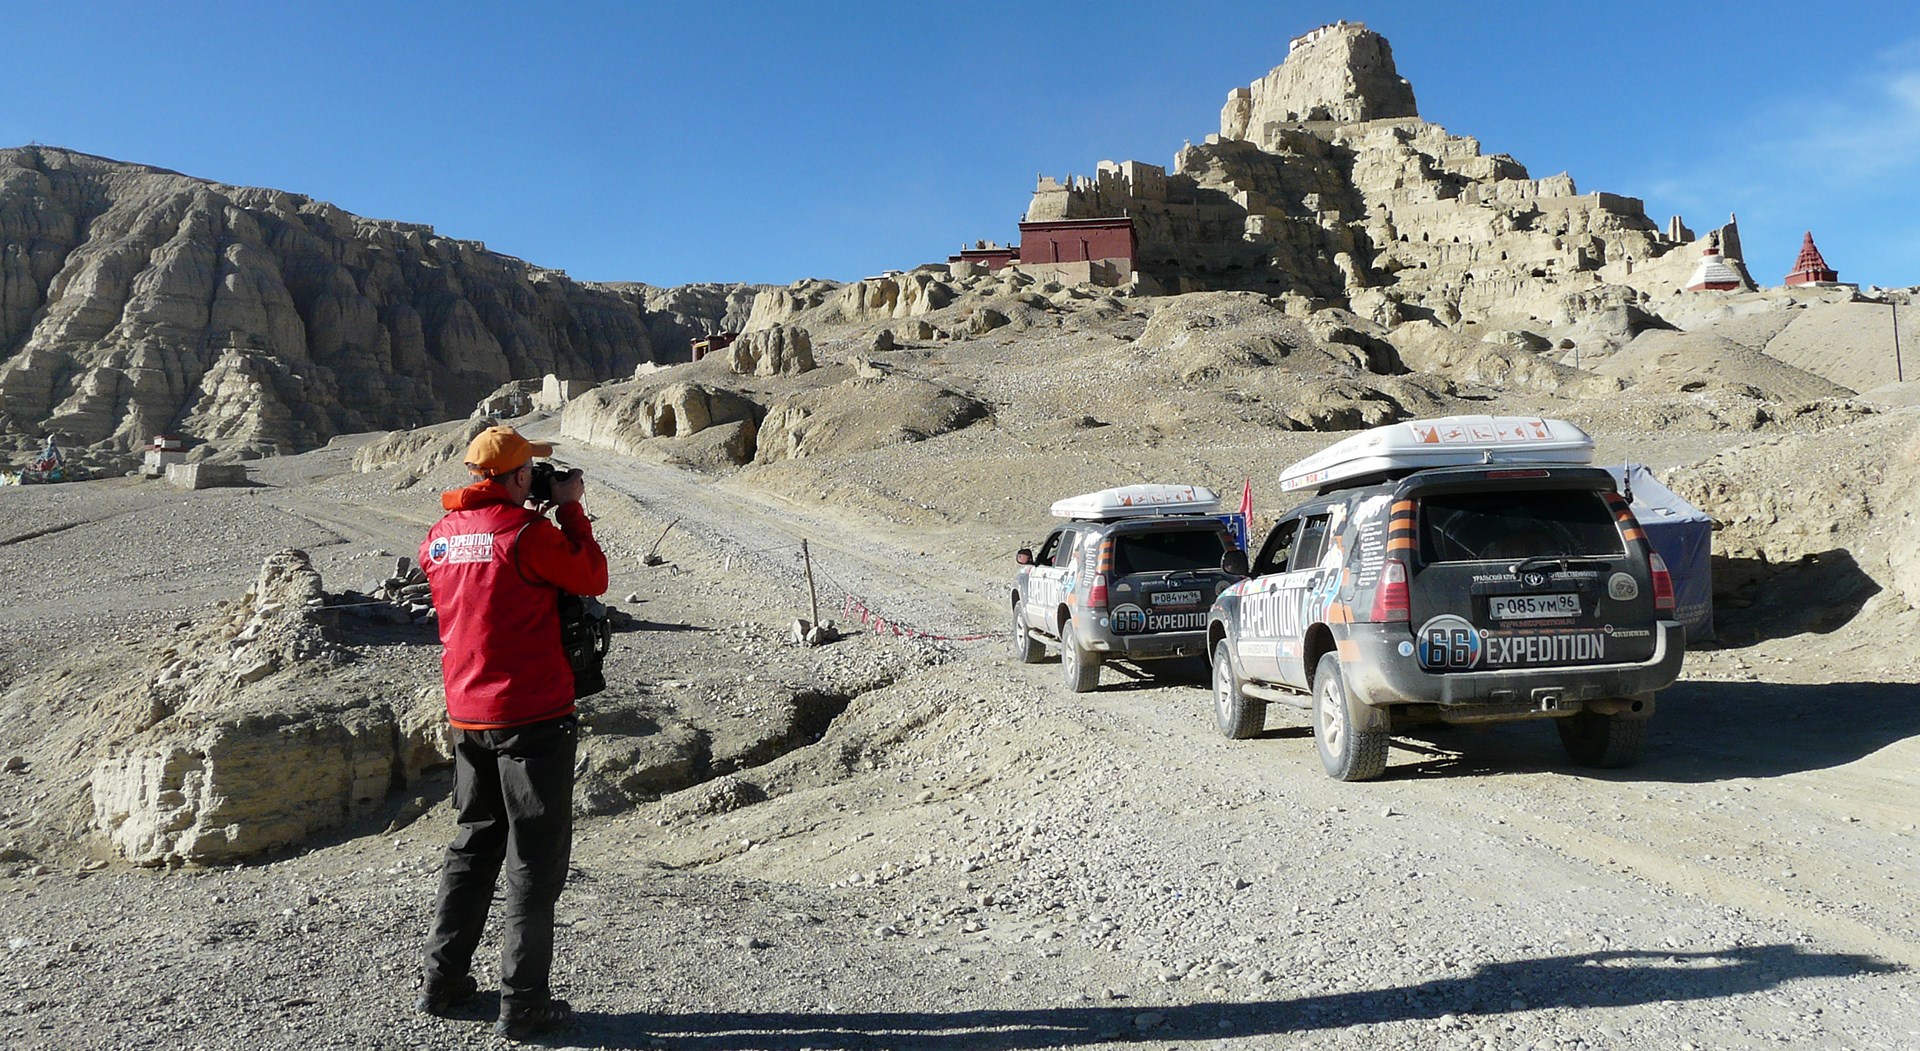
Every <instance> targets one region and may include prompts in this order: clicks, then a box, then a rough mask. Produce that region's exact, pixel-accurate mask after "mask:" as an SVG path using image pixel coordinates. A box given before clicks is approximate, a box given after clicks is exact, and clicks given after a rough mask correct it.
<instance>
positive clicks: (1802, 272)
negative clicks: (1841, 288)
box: [1787, 230, 1840, 287]
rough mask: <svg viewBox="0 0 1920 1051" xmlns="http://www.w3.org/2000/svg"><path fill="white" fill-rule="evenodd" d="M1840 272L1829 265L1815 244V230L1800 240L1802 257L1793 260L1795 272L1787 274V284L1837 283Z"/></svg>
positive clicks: (1789, 285) (1808, 232) (1809, 231)
mask: <svg viewBox="0 0 1920 1051" xmlns="http://www.w3.org/2000/svg"><path fill="white" fill-rule="evenodd" d="M1839 283H1840V273H1839V271H1836V270H1835V269H1833V268H1832V267H1830V266H1828V265H1827V261H1826V260H1825V259H1823V258H1821V256H1820V249H1818V248H1815V247H1814V246H1813V231H1812V230H1808V231H1807V236H1806V238H1805V239H1803V240H1802V241H1801V242H1800V258H1798V259H1796V260H1794V261H1793V272H1792V273H1790V274H1788V275H1787V286H1788V287H1793V286H1796V285H1814V286H1820V285H1837V284H1839Z"/></svg>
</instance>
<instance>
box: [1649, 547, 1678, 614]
mask: <svg viewBox="0 0 1920 1051" xmlns="http://www.w3.org/2000/svg"><path fill="white" fill-rule="evenodd" d="M1647 562H1648V565H1649V566H1650V567H1651V568H1652V569H1653V609H1654V612H1656V613H1672V612H1673V574H1671V573H1669V572H1667V560H1666V559H1664V558H1661V557H1660V555H1659V554H1658V553H1657V552H1656V553H1652V554H1649V555H1648V556H1647Z"/></svg>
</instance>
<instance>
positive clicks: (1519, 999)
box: [550, 945, 1904, 1051]
mask: <svg viewBox="0 0 1920 1051" xmlns="http://www.w3.org/2000/svg"><path fill="white" fill-rule="evenodd" d="M1901 970H1904V968H1903V967H1901V966H1899V965H1897V964H1891V963H1887V962H1885V961H1882V960H1878V959H1875V958H1872V957H1867V956H1856V955H1850V954H1843V953H1818V952H1808V951H1805V950H1802V949H1799V948H1796V947H1795V946H1792V945H1759V946H1742V947H1738V948H1732V949H1727V950H1725V951H1721V952H1638V951H1618V952H1595V953H1580V954H1574V955H1567V956H1549V957H1545V958H1542V959H1530V960H1514V961H1511V962H1505V963H1495V964H1488V965H1485V966H1482V967H1480V968H1479V969H1477V970H1475V971H1474V972H1473V973H1472V974H1469V975H1465V976H1463V977H1458V978H1435V979H1432V980H1429V981H1425V982H1421V983H1419V984H1417V985H1411V986H1403V987H1400V988H1395V989H1377V990H1367V991H1362V992H1351V993H1324V994H1320V995H1314V996H1302V997H1297V998H1293V999H1279V1000H1267V1001H1253V1002H1223V1003H1204V1004H1179V1005H1172V1006H1164V1007H1158V1006H1150V1005H1141V1004H1133V1005H1128V1006H1111V1005H1109V1006H1098V1007H1091V1006H1076V1007H1055V1008H1038V1009H1030V1010H1009V1011H992V1010H956V1011H866V1012H862V1011H845V1012H831V1013H818V1014H813V1013H805V1012H750V1011H739V1012H727V1011H695V1012H686V1013H670V1014H611V1013H599V1012H592V1011H588V1012H583V1013H581V1014H580V1015H579V1018H578V1023H577V1024H576V1025H575V1026H574V1027H572V1028H570V1029H568V1030H565V1031H563V1032H560V1033H555V1034H554V1035H553V1037H552V1038H551V1041H550V1042H552V1043H557V1044H568V1045H584V1046H600V1047H613V1048H644V1047H657V1046H662V1045H663V1044H664V1046H668V1047H673V1048H696V1049H704V1051H721V1049H741V1051H797V1049H799V1048H902V1049H905V1048H923V1049H928V1051H1019V1049H1027V1048H1044V1047H1073V1046H1077V1045H1086V1044H1096V1043H1128V1042H1134V1041H1140V1042H1152V1043H1154V1044H1157V1045H1164V1044H1166V1043H1167V1042H1168V1041H1181V1040H1220V1039H1232V1038H1235V1037H1240V1038H1245V1037H1255V1036H1272V1035H1279V1034H1286V1033H1308V1032H1314V1031H1319V1030H1335V1029H1343V1028H1345V1027H1347V1026H1354V1025H1373V1024H1378V1023H1383V1022H1401V1021H1410V1020H1419V1019H1437V1018H1439V1017H1441V1016H1442V1015H1453V1016H1455V1017H1456V1018H1459V1019H1462V1020H1464V1021H1467V1022H1468V1023H1469V1024H1471V1022H1472V1021H1473V1020H1474V1019H1476V1018H1479V1019H1486V1018H1492V1017H1497V1016H1499V1015H1502V1014H1507V1013H1510V1012H1518V1011H1524V1010H1535V1009H1540V1008H1576V1009H1581V1008H1596V1007H1625V1006H1632V1005H1635V1004H1646V1003H1654V1002H1658V1001H1663V1000H1711V999H1716V998H1720V997H1727V996H1737V995H1741V994H1745V993H1753V992H1759V991H1761V990H1765V989H1771V988H1773V987H1775V986H1778V985H1781V984H1782V983H1785V982H1788V981H1794V980H1798V979H1803V978H1851V977H1857V976H1861V975H1869V974H1887V973H1893V972H1897V971H1901Z"/></svg>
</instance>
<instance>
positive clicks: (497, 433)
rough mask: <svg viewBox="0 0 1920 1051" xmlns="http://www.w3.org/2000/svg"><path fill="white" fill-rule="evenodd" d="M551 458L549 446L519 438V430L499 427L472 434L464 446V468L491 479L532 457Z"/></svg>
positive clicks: (546, 443)
mask: <svg viewBox="0 0 1920 1051" xmlns="http://www.w3.org/2000/svg"><path fill="white" fill-rule="evenodd" d="M552 455H553V446H552V445H551V444H550V443H548V442H530V441H528V440H526V439H525V438H522V437H521V436H520V432H519V431H516V430H514V429H513V428H512V427H509V426H507V425H506V424H500V425H499V426H496V427H488V428H487V429H486V430H484V431H481V432H480V433H479V434H476V435H474V437H473V441H472V442H470V443H468V445H467V459H466V465H467V467H469V468H470V469H472V470H475V471H479V472H481V473H483V474H485V475H487V476H488V477H489V478H491V477H493V476H494V475H498V474H506V473H507V472H508V471H513V470H518V469H519V468H520V466H521V465H522V464H524V463H526V462H527V461H528V460H531V459H533V458H534V457H536V456H552Z"/></svg>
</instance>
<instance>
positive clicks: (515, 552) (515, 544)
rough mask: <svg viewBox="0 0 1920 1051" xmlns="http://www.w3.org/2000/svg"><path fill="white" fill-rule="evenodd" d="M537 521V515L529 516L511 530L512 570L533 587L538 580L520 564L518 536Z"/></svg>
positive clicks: (537, 584)
mask: <svg viewBox="0 0 1920 1051" xmlns="http://www.w3.org/2000/svg"><path fill="white" fill-rule="evenodd" d="M538 521H540V519H539V518H538V517H534V518H529V519H527V520H526V521H525V522H522V523H521V524H520V528H518V529H516V530H514V531H513V571H514V572H515V573H518V574H520V579H521V580H524V581H526V582H527V583H528V584H529V585H531V586H533V587H539V586H540V581H538V580H535V579H533V578H532V577H530V576H527V571H526V570H525V569H522V568H521V566H520V536H521V534H523V533H525V532H526V531H527V527H528V526H531V525H533V524H534V523H535V522H538Z"/></svg>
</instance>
